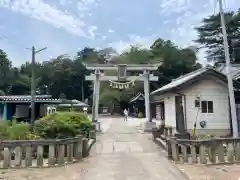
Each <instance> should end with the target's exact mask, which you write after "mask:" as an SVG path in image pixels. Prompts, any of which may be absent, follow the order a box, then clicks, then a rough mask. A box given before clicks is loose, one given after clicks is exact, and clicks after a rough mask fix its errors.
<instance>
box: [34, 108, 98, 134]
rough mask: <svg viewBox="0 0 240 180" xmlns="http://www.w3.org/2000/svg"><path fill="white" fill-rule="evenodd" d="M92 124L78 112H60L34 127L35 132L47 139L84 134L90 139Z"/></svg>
mask: <svg viewBox="0 0 240 180" xmlns="http://www.w3.org/2000/svg"><path fill="white" fill-rule="evenodd" d="M92 129H93V127H92V124H91V122H90V121H89V119H88V118H87V117H86V116H85V115H84V114H81V113H78V112H58V113H54V114H51V115H48V116H46V117H44V118H42V119H41V120H39V121H36V123H35V125H34V132H35V133H36V134H37V135H39V136H41V137H42V138H46V139H55V138H57V139H61V138H66V137H75V136H77V135H79V134H82V135H84V136H86V137H88V135H89V132H90V130H92Z"/></svg>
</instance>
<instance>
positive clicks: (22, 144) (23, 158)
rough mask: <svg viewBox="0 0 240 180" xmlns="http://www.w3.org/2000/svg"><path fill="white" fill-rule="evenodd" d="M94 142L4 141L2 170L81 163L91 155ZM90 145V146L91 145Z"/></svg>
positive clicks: (77, 140) (1, 147)
mask: <svg viewBox="0 0 240 180" xmlns="http://www.w3.org/2000/svg"><path fill="white" fill-rule="evenodd" d="M91 134H92V135H91V136H92V138H93V140H90V139H87V138H84V137H83V136H77V137H74V138H66V139H56V140H16V141H2V142H1V146H0V150H1V152H0V153H1V159H0V169H7V168H29V167H31V168H34V167H35V168H37V167H38V168H42V167H56V166H62V165H65V164H69V163H74V162H78V161H80V160H81V159H82V158H84V157H87V156H88V155H89V151H90V148H89V147H91V146H92V144H93V143H95V137H93V136H94V132H91ZM89 143H90V145H89Z"/></svg>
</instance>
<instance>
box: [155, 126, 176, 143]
mask: <svg viewBox="0 0 240 180" xmlns="http://www.w3.org/2000/svg"><path fill="white" fill-rule="evenodd" d="M152 135H153V139H156V138H161V139H162V140H167V139H168V138H169V137H172V135H173V134H172V127H171V126H166V125H159V127H158V128H153V129H152Z"/></svg>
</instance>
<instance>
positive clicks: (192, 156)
mask: <svg viewBox="0 0 240 180" xmlns="http://www.w3.org/2000/svg"><path fill="white" fill-rule="evenodd" d="M166 149H167V151H168V156H169V157H171V158H172V159H173V160H174V161H177V162H180V163H190V164H191V163H192V164H223V163H236V162H240V138H219V139H210V140H184V139H176V138H169V139H168V140H167V148H166Z"/></svg>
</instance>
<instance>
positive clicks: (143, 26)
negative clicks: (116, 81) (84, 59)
mask: <svg viewBox="0 0 240 180" xmlns="http://www.w3.org/2000/svg"><path fill="white" fill-rule="evenodd" d="M225 1H226V3H224V8H225V9H231V10H236V9H238V8H239V7H240V1H239V0H225ZM214 12H218V8H217V5H216V0H0V48H1V49H3V50H4V51H6V52H7V53H8V55H9V57H10V59H11V60H12V61H13V64H14V65H20V64H21V63H23V62H25V61H29V60H30V58H31V52H30V51H29V50H26V48H30V47H31V46H33V45H34V46H35V47H36V48H43V47H45V46H47V47H48V49H47V50H46V51H43V52H41V53H40V54H38V55H37V61H44V60H49V58H51V57H56V56H57V55H61V54H70V55H75V53H76V52H77V50H78V49H81V48H83V47H85V46H91V47H95V48H104V47H110V46H112V47H113V48H115V49H116V50H117V51H119V52H121V51H123V50H125V49H126V48H128V47H129V45H131V44H138V45H142V46H143V47H149V45H151V44H152V42H153V41H154V40H155V39H156V38H158V37H161V38H164V39H170V40H172V41H174V42H176V44H177V45H179V46H181V47H184V46H189V45H193V44H194V43H193V42H192V40H194V39H196V32H195V31H194V29H193V28H194V27H195V26H197V25H199V24H200V23H201V19H202V18H203V17H206V16H207V15H210V14H213V13H214ZM203 57H204V53H203V52H200V53H199V59H200V60H201V61H202V62H204V60H203Z"/></svg>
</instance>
